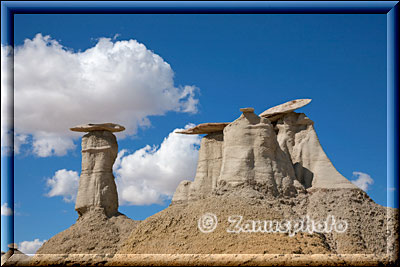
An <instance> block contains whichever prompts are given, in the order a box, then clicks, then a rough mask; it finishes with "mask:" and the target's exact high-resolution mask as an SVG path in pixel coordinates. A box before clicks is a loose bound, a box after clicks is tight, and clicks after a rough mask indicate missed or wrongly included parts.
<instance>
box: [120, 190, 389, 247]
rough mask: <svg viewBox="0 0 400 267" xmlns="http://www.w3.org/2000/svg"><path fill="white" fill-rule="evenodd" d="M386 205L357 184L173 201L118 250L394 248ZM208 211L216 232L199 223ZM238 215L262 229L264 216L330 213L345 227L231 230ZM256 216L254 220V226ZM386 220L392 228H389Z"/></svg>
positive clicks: (281, 217)
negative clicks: (282, 194)
mask: <svg viewBox="0 0 400 267" xmlns="http://www.w3.org/2000/svg"><path fill="white" fill-rule="evenodd" d="M388 210H391V211H393V209H387V208H385V207H382V206H380V205H377V204H376V203H374V202H373V201H372V200H371V199H370V198H369V197H368V195H367V194H365V193H364V192H363V191H361V190H354V189H340V190H315V191H313V192H309V193H306V194H301V195H299V196H297V197H296V198H281V199H276V200H266V199H261V198H249V199H244V198H240V197H235V195H234V194H232V195H230V196H227V195H225V196H213V197H209V198H207V199H202V200H198V201H193V202H189V203H187V204H174V205H171V206H170V207H168V208H167V209H165V210H163V211H161V212H159V213H157V214H155V215H153V216H151V217H149V218H148V219H146V220H145V221H143V222H141V223H140V224H139V225H138V226H137V227H136V228H135V229H134V230H133V232H132V233H131V235H130V237H129V238H128V239H126V241H125V242H124V244H123V245H122V246H121V249H120V250H119V251H118V253H122V254H130V253H138V254H140V253H143V254H145V253H150V254H163V253H182V254H190V253H194V254H208V253H210V254H218V253H224V254H225V253H227V254H339V253H342V254H349V253H366V254H369V253H377V254H382V253H386V251H387V250H388V249H389V251H393V250H394V249H395V248H394V247H393V246H392V247H390V246H387V243H388V238H389V237H392V238H393V236H394V234H395V233H396V232H397V226H396V228H394V227H393V224H394V223H395V219H394V218H393V217H391V216H389V217H388V218H387V216H386V215H387V211H388ZM207 213H208V214H209V216H211V217H209V218H208V222H207V220H206V221H205V225H206V226H209V225H210V224H211V223H210V222H211V221H213V220H214V221H216V220H215V218H213V217H212V216H213V215H212V214H214V215H215V216H216V218H217V226H216V228H215V230H214V231H212V232H209V233H204V232H202V231H200V230H199V226H198V225H199V219H200V218H201V217H202V215H204V214H207ZM234 215H240V216H242V220H241V222H240V225H241V226H240V227H241V228H242V229H244V230H246V229H250V230H251V229H262V228H257V227H258V226H260V225H263V224H262V223H263V222H264V221H268V222H271V221H272V222H273V221H274V220H275V221H278V222H281V223H282V222H285V221H291V222H292V226H293V225H294V224H295V222H296V221H300V219H301V218H303V219H304V218H306V217H307V215H308V216H309V219H310V220H313V221H315V222H318V221H326V222H328V221H329V219H328V218H329V217H328V215H332V216H334V218H335V220H336V223H338V222H344V221H345V222H346V225H347V226H346V229H345V231H342V232H339V231H335V230H332V231H331V232H319V233H317V232H313V233H310V232H307V231H299V232H297V233H296V234H292V235H291V233H290V231H287V232H284V233H278V232H277V231H275V232H272V231H270V232H265V231H264V232H262V231H258V232H257V231H255V232H240V233H233V232H228V231H233V230H235V229H236V230H237V229H239V228H240V227H239V228H238V227H237V222H238V221H239V217H238V216H236V217H234ZM230 216H231V217H230ZM232 216H233V217H232ZM232 218H233V219H234V220H233V219H232ZM229 219H230V221H229ZM253 221H256V224H257V225H256V226H255V227H254V226H253V225H254V222H253ZM257 221H261V224H260V223H258V222H257ZM303 222H305V221H303ZM330 222H331V221H330ZM200 223H203V221H202V220H200ZM207 223H208V225H207ZM246 223H247V224H246ZM283 225H284V224H283ZM304 225H305V224H304ZM336 225H338V224H336ZM342 225H343V224H342ZM388 225H389V226H390V227H392V229H390V230H388V229H389V228H390V227H389V228H388V227H387V226H388ZM203 228H204V227H203ZM265 229H267V228H264V230H265ZM271 229H272V228H269V230H271ZM279 229H281V230H285V227H283V228H282V224H281V227H280V228H279ZM286 229H288V228H286ZM303 229H304V228H303ZM203 230H204V229H203ZM267 230H268V229H267ZM339 230H340V229H339ZM341 230H343V227H342V228H341ZM389 239H390V238H389ZM393 240H396V239H393Z"/></svg>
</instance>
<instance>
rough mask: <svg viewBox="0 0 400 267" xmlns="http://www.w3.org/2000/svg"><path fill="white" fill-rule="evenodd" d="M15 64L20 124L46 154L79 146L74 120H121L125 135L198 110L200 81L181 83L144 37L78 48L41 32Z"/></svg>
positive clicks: (38, 152)
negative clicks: (158, 118) (157, 117)
mask: <svg viewBox="0 0 400 267" xmlns="http://www.w3.org/2000/svg"><path fill="white" fill-rule="evenodd" d="M3 52H4V53H6V48H4V47H3V46H2V59H3ZM2 65H3V62H2ZM14 68H15V69H14V75H15V76H14V77H15V84H14V89H15V90H14V98H15V102H14V110H15V113H14V119H15V124H14V125H15V131H16V133H17V134H19V135H22V136H24V135H32V137H33V138H30V139H29V142H30V143H32V145H33V152H34V153H35V154H36V155H38V156H40V157H46V156H51V155H64V154H65V153H66V152H67V151H68V150H69V149H73V148H74V144H73V142H72V138H74V137H75V138H77V137H79V136H80V135H79V134H76V133H73V132H70V131H69V128H70V127H72V126H75V125H77V124H82V123H88V122H92V123H96V122H115V123H119V124H122V125H123V126H125V127H126V131H125V132H123V133H121V134H119V138H122V137H123V136H124V135H134V134H135V133H136V130H137V127H140V126H146V125H149V124H150V122H149V120H148V117H149V116H154V115H164V114H165V113H166V112H168V111H176V112H186V113H195V112H197V104H198V100H197V99H196V90H198V89H197V88H196V87H194V86H182V87H176V86H175V85H174V72H173V70H172V68H171V66H170V65H169V64H168V63H167V62H165V61H164V60H163V59H162V58H161V57H160V56H158V55H157V54H155V53H153V52H152V51H150V50H148V49H147V48H146V46H144V45H143V44H141V43H138V42H137V41H136V40H128V41H124V40H123V41H116V40H112V39H111V38H100V39H99V40H98V42H97V43H96V44H95V45H94V46H93V47H91V48H89V49H87V50H85V51H78V52H75V51H72V50H71V49H68V48H66V47H64V46H62V45H61V44H60V43H59V42H57V41H56V40H54V39H51V37H50V36H42V35H41V34H37V35H36V36H35V37H34V38H33V39H32V40H30V39H26V40H25V42H24V44H23V45H22V46H19V47H16V49H15V57H14ZM5 79H6V78H5ZM2 83H3V78H2ZM2 99H3V98H2ZM25 140H27V139H25Z"/></svg>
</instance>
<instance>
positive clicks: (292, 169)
mask: <svg viewBox="0 0 400 267" xmlns="http://www.w3.org/2000/svg"><path fill="white" fill-rule="evenodd" d="M310 102H311V99H296V100H292V101H289V102H286V103H283V104H281V105H278V106H275V107H272V108H269V109H267V110H266V111H264V112H262V113H261V114H260V115H259V116H257V115H256V114H254V109H253V108H241V109H240V111H241V112H242V115H241V116H240V117H239V118H238V119H237V120H235V121H233V122H231V123H203V124H199V125H197V126H195V127H193V128H191V129H187V130H185V131H181V132H178V133H180V134H208V135H206V136H204V137H203V140H202V142H201V146H200V151H199V160H198V165H197V172H196V177H195V179H194V181H193V182H191V181H187V180H185V181H182V182H181V183H180V184H179V186H178V188H177V190H176V192H175V194H174V196H173V198H172V204H174V203H182V202H187V201H192V200H197V199H202V198H206V197H208V196H211V195H216V194H224V193H230V192H232V191H237V189H244V190H243V192H242V195H243V196H249V194H250V195H254V194H255V193H256V194H258V195H262V196H263V197H267V198H270V197H280V196H283V197H294V196H296V195H297V194H299V193H303V192H305V190H307V189H324V188H325V189H335V188H336V189H339V188H343V189H357V187H356V186H355V185H354V184H352V183H351V182H350V181H349V180H347V179H346V178H345V177H343V176H342V175H341V174H340V173H339V172H338V171H337V170H336V169H335V167H334V166H333V164H332V162H331V161H330V160H329V158H328V157H327V156H326V154H325V152H324V150H323V149H322V147H321V144H320V143H319V140H318V137H317V134H316V132H315V129H314V122H313V121H312V120H310V119H309V118H308V117H307V116H306V115H305V114H304V113H296V112H294V110H296V109H298V108H301V107H303V106H305V105H307V104H309V103H310ZM255 191H257V192H255Z"/></svg>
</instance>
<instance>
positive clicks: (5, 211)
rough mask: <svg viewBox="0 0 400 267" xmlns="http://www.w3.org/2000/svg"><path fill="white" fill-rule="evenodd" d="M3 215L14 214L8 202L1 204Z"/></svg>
mask: <svg viewBox="0 0 400 267" xmlns="http://www.w3.org/2000/svg"><path fill="white" fill-rule="evenodd" d="M1 215H2V216H11V215H13V211H12V209H11V208H10V207H8V203H7V202H5V203H4V204H3V205H1Z"/></svg>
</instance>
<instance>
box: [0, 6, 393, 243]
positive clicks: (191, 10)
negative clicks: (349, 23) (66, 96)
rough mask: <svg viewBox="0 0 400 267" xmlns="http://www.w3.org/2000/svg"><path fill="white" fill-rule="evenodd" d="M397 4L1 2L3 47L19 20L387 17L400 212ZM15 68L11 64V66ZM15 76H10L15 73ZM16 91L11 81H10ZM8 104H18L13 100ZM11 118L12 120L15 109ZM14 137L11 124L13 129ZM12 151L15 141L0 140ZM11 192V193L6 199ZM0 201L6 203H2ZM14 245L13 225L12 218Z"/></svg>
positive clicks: (7, 179) (8, 166) (5, 164)
mask: <svg viewBox="0 0 400 267" xmlns="http://www.w3.org/2000/svg"><path fill="white" fill-rule="evenodd" d="M398 12H399V1H240V2H239V1H213V2H210V1H203V2H200V1H149V2H142V1H126V2H125V1H97V2H91V1H29V2H28V1H21V2H19V1H18V2H17V1H2V2H1V44H2V45H9V46H11V47H14V15H15V14H386V15H387V188H388V189H390V188H396V190H395V191H393V190H387V205H388V206H391V207H399V198H398V194H397V192H398V189H399V187H398V177H399V166H398V158H399V147H398V136H399V123H398V114H399V108H398V107H399V105H398V90H399V83H398V79H399V78H398V73H399V68H398V66H399V32H398V31H399V28H398ZM12 65H13V64H12V63H11V66H12ZM11 71H12V70H11ZM10 86H12V87H11V88H13V79H11V81H10ZM8 97H9V98H8V99H7V101H8V103H14V97H13V94H10V95H9V96H8ZM9 112H10V113H9V114H10V115H11V117H12V118H13V115H14V113H13V112H14V110H13V105H11V107H10V110H9ZM10 127H11V128H10V129H9V130H10V132H11V133H13V123H12V125H10ZM5 142H8V143H7V144H5V145H7V146H9V147H11V148H13V147H14V140H13V139H12V138H11V139H10V140H9V141H8V140H1V143H2V146H3V145H4V143H5ZM13 178H14V153H13V151H12V149H11V154H10V155H9V156H6V157H5V156H3V155H2V157H1V183H2V186H3V185H6V186H7V188H6V190H5V189H2V193H4V192H5V191H6V195H7V196H6V197H5V199H7V202H8V203H9V206H10V208H11V209H12V210H14V182H13ZM7 192H8V193H7ZM2 199H4V198H3V197H2ZM10 217H12V218H10V220H11V221H10V227H9V229H7V230H8V231H9V232H10V233H11V235H10V236H8V237H7V238H8V242H9V243H13V242H14V236H13V234H14V219H13V216H10Z"/></svg>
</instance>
